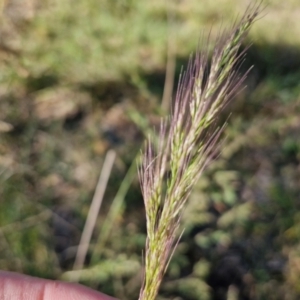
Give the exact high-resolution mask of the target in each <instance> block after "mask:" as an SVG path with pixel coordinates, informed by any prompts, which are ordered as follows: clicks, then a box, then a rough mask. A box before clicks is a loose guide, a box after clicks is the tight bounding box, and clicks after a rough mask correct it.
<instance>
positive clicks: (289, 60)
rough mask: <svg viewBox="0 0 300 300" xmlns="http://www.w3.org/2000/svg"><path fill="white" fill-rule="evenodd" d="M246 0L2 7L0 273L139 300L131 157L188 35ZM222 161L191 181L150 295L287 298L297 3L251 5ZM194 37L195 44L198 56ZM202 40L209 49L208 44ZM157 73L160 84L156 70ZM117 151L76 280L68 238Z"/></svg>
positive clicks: (293, 259) (293, 264)
mask: <svg viewBox="0 0 300 300" xmlns="http://www.w3.org/2000/svg"><path fill="white" fill-rule="evenodd" d="M250 2H251V1H244V0H206V1H200V0H174V1H162V0H152V1H146V0H110V1H109V0H77V1H72V0H63V1H61V0H44V1H38V0H2V2H0V3H1V26H0V64H1V72H0V139H1V142H0V182H1V188H0V269H3V270H10V271H17V272H22V273H26V274H31V275H35V276H40V277H45V278H52V279H63V280H74V274H75V275H76V274H77V275H78V272H80V282H81V283H83V284H86V285H88V286H91V287H93V288H96V289H99V290H101V291H103V292H105V293H109V294H111V295H113V296H115V297H119V298H120V299H137V298H138V293H139V287H140V285H141V275H142V271H143V269H142V255H143V251H144V243H145V238H146V232H145V214H144V209H143V200H142V197H141V193H140V188H139V183H138V178H137V162H136V161H135V160H136V157H137V155H138V154H139V151H140V149H141V147H142V144H143V140H144V136H145V134H147V132H148V131H149V130H152V128H153V127H155V126H156V125H157V124H158V122H159V118H160V116H163V115H165V113H166V109H165V108H166V107H168V99H169V98H170V95H171V91H172V87H173V83H174V86H176V82H177V80H178V76H179V73H180V70H181V68H182V66H185V65H186V62H187V60H188V58H189V55H190V53H191V52H195V50H196V48H197V45H198V44H199V37H200V36H204V37H205V36H207V35H208V32H209V31H211V40H212V41H213V40H214V38H215V37H216V35H217V34H218V32H220V30H221V29H222V30H223V28H225V27H227V26H228V25H229V26H230V25H231V24H232V23H233V22H234V21H235V20H236V19H237V17H238V16H240V15H242V14H243V12H244V11H245V9H246V7H247V5H248V4H249V3H250ZM264 6H266V7H265V8H264V10H263V12H262V14H261V19H260V20H259V21H257V22H256V24H255V26H254V27H253V28H252V30H251V32H250V35H249V37H248V39H247V43H246V45H245V46H247V45H248V44H252V46H251V48H250V49H249V50H248V55H247V58H246V61H245V63H244V65H243V67H242V69H245V70H246V69H247V67H249V66H251V65H254V68H253V69H252V71H251V72H250V74H249V76H248V78H247V80H246V82H245V84H246V85H247V87H245V88H244V89H243V90H242V91H241V92H240V93H239V94H238V95H237V97H236V99H234V101H233V102H232V104H231V105H230V107H228V109H227V111H226V112H224V119H225V118H227V114H228V113H229V112H232V115H231V117H230V119H229V124H228V127H227V129H226V135H227V138H226V141H225V143H224V148H223V151H222V153H221V154H220V156H219V157H218V158H217V160H216V161H215V162H213V163H212V164H211V165H210V167H209V169H208V170H207V171H206V172H205V174H204V175H203V176H202V178H201V179H200V181H199V183H198V185H197V186H196V187H195V189H194V192H193V194H192V196H191V199H190V201H189V203H188V205H187V208H186V210H185V212H184V215H183V219H182V229H185V230H184V234H183V236H182V239H181V241H180V243H179V245H178V248H177V250H176V252H175V254H174V257H173V259H172V261H171V263H170V266H169V270H168V273H167V274H166V277H165V280H164V283H163V285H162V287H161V290H160V295H159V299H161V300H163V299H177V300H179V299H187V300H193V299H203V300H209V299H212V300H213V299H215V300H221V299H226V300H237V299H242V300H246V299H249V300H252V299H274V300H275V299H286V300H293V299H299V298H300V243H299V242H300V210H298V209H299V208H300V202H299V200H300V199H299V198H300V163H299V161H300V134H299V132H300V106H299V105H300V71H299V70H300V37H299V36H300V5H299V1H298V0H286V1H277V0H270V1H264ZM203 46H204V45H203V44H201V43H200V44H199V48H200V51H201V47H203ZM206 46H207V45H206ZM166 74H167V75H166ZM108 150H113V151H115V152H116V159H115V161H114V164H113V168H112V172H111V173H110V174H108V175H109V182H108V186H107V188H106V190H105V196H104V200H103V203H102V206H101V209H100V214H99V217H98V219H97V223H96V226H95V229H94V232H93V236H92V240H91V242H90V246H89V249H88V255H87V257H86V260H85V265H84V268H83V270H82V271H76V270H73V264H74V259H75V256H76V252H77V250H78V249H77V245H78V243H79V240H80V236H81V232H82V229H83V226H84V223H85V220H86V218H87V214H88V210H89V207H90V204H91V200H92V198H93V194H94V191H95V189H96V185H97V181H98V177H99V174H100V172H101V168H102V165H103V162H104V159H105V154H106V153H107V151H108Z"/></svg>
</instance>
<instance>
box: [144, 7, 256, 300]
mask: <svg viewBox="0 0 300 300" xmlns="http://www.w3.org/2000/svg"><path fill="white" fill-rule="evenodd" d="M259 8H260V5H257V4H256V5H254V6H252V7H249V8H248V9H247V11H246V13H245V14H244V16H243V17H242V18H241V20H240V21H239V22H238V23H237V24H236V25H234V26H233V29H232V30H231V32H230V33H229V34H223V33H222V35H220V37H219V38H218V40H217V43H216V46H215V48H214V51H213V53H212V57H211V60H210V61H209V59H208V51H204V52H202V53H200V52H199V51H198V52H197V53H196V55H195V56H194V57H191V58H190V61H189V63H188V66H187V69H186V71H185V72H184V73H183V74H182V76H181V78H180V80H179V84H178V88H177V92H176V96H175V99H174V105H173V110H172V114H171V116H170V118H169V119H167V120H164V121H162V123H161V128H160V132H159V136H158V138H155V137H149V139H148V141H147V145H146V149H145V152H144V154H143V157H142V164H141V168H140V170H139V177H140V182H141V188H142V193H143V197H144V203H145V209H146V218H147V242H146V253H145V275H144V283H143V286H142V288H141V292H140V300H153V299H155V298H156V295H157V293H158V289H159V286H160V283H161V281H162V278H163V276H164V274H165V272H166V269H167V266H168V262H169V260H170V257H171V256H172V252H173V251H174V249H175V245H174V244H176V240H178V234H177V230H178V227H179V222H180V218H181V214H182V210H183V208H184V205H185V203H186V201H187V199H188V197H189V195H190V193H191V190H192V187H193V185H194V184H195V183H196V182H197V180H198V179H199V177H200V176H201V174H202V172H203V170H204V169H205V168H206V166H207V165H208V164H209V162H210V161H211V160H212V159H213V158H214V157H215V156H216V155H217V153H218V151H219V145H220V140H221V139H220V137H221V135H222V132H223V130H224V125H223V126H219V127H218V126H217V125H216V120H217V119H218V116H219V115H220V112H221V111H222V109H223V108H224V107H225V106H226V105H227V104H228V102H229V101H230V99H232V97H233V95H234V93H235V92H236V91H237V89H238V88H239V87H240V86H241V83H242V82H243V80H244V79H245V76H246V74H244V75H242V76H238V71H237V68H238V66H239V63H240V62H241V58H242V57H243V54H240V53H239V49H240V46H241V44H242V42H243V40H244V37H245V35H246V34H247V32H248V31H249V29H250V28H251V26H252V25H253V23H254V21H255V19H256V17H257V15H258V13H259Z"/></svg>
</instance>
